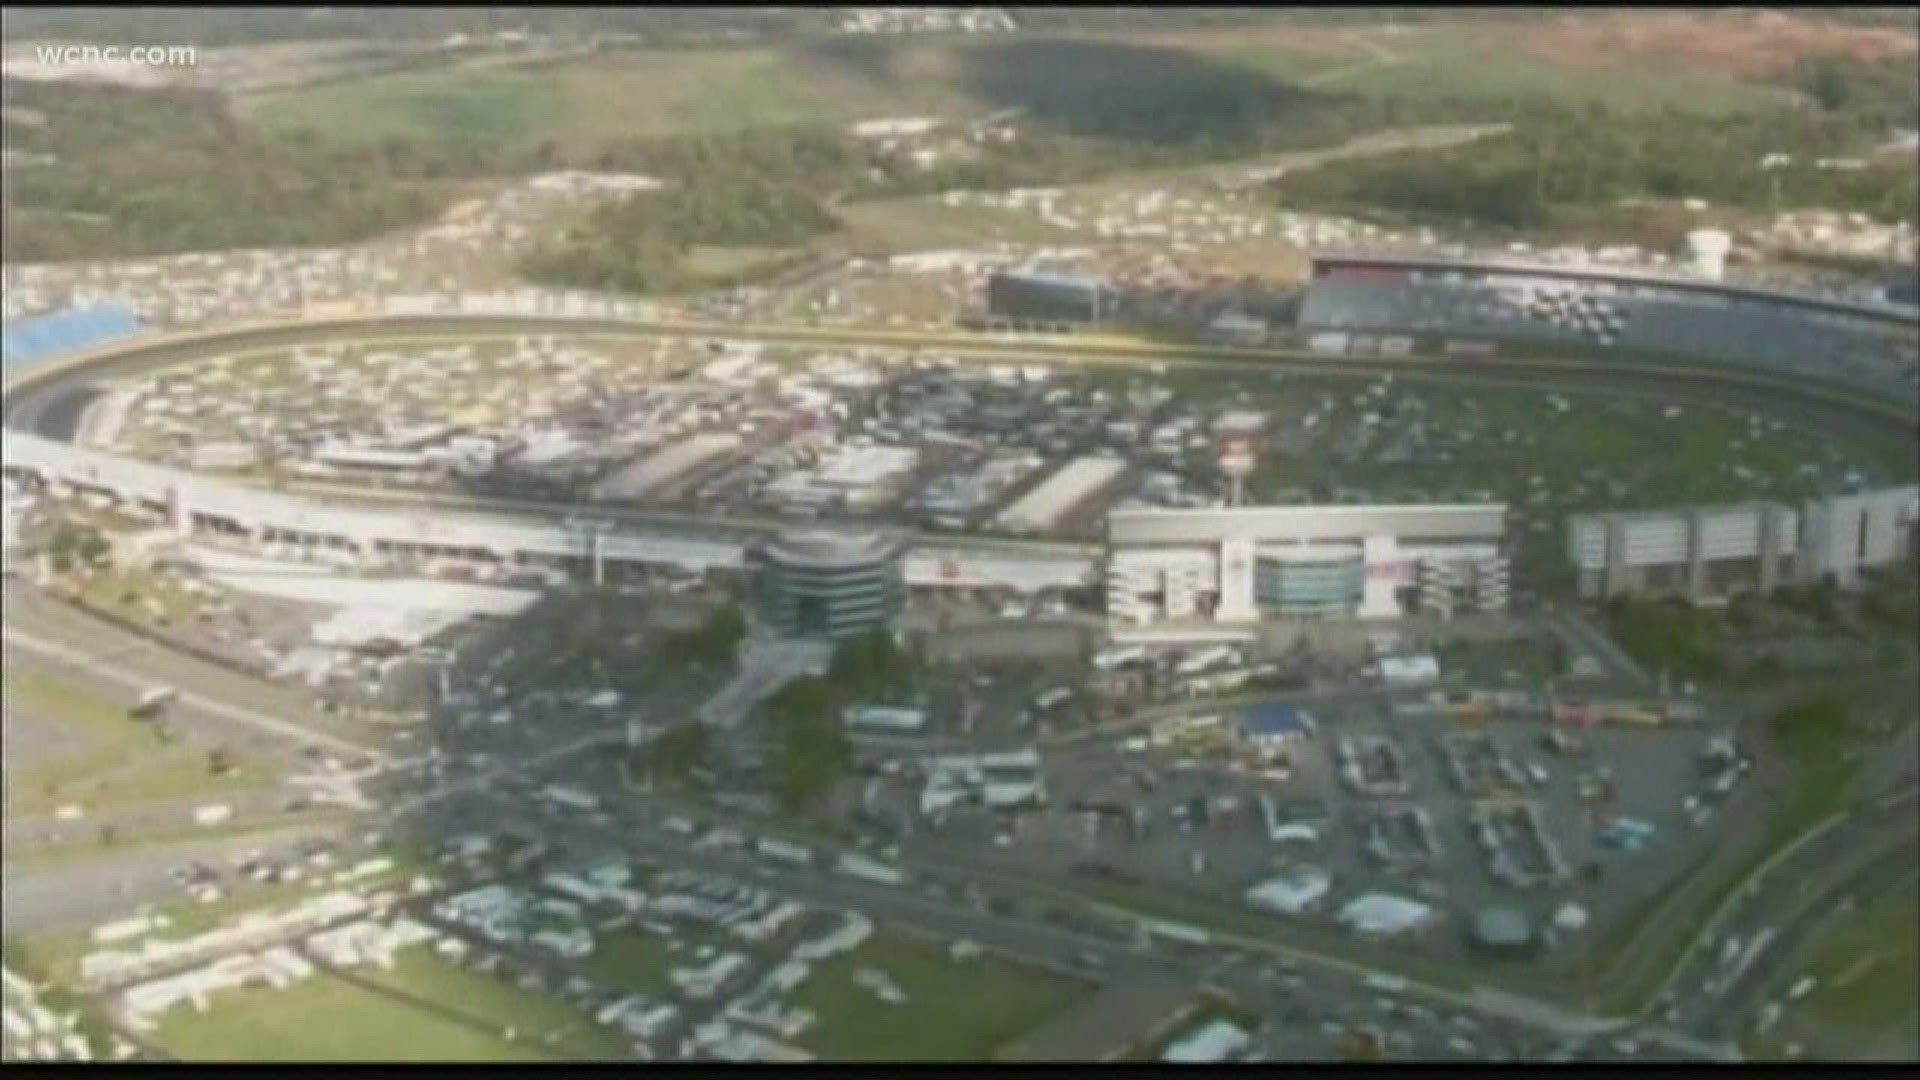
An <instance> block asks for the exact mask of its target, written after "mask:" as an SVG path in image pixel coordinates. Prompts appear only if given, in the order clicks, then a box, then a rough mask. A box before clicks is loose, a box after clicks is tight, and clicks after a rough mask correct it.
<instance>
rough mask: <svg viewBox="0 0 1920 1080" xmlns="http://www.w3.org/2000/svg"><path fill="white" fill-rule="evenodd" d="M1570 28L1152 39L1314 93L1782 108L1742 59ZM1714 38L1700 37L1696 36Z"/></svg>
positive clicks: (1507, 25)
mask: <svg viewBox="0 0 1920 1080" xmlns="http://www.w3.org/2000/svg"><path fill="white" fill-rule="evenodd" d="M1655 18H1657V16H1656V17H1655ZM1571 21H1572V20H1560V21H1559V25H1555V24H1554V23H1542V22H1538V21H1496V22H1492V23H1487V22H1480V21H1477V20H1467V19H1458V20H1450V21H1446V22H1441V23H1432V24H1427V25H1420V26H1399V27H1395V28H1392V29H1388V28H1387V27H1385V26H1375V27H1367V28H1360V29H1353V30H1339V29H1332V28H1325V27H1322V28H1317V29H1306V28H1302V27H1296V26H1273V27H1263V28H1251V29H1249V28H1236V29H1233V30H1217V29H1208V30H1194V31H1184V32H1175V33H1168V34H1161V35H1156V36H1154V37H1153V38H1152V40H1153V41H1154V42H1155V43H1157V44H1163V45H1168V46H1172V47H1176V48H1183V49H1188V50H1191V51H1194V52H1197V53H1200V54H1202V55H1206V56H1210V57H1213V58H1215V59H1219V60H1226V61H1231V62H1234V63H1239V64H1242V65H1245V66H1247V67H1250V68H1254V69H1257V70H1260V71H1263V72H1266V73H1268V74H1270V75H1273V76H1275V77H1278V78H1281V79H1285V80H1288V81H1290V82H1297V83H1299V84H1301V85H1304V86H1308V87H1312V88H1314V89H1319V90H1325V91H1334V90H1341V91H1349V92H1353V93H1358V94H1365V95H1370V96H1377V97H1418V96H1423V95H1427V94H1434V95H1442V96H1450V97H1458V98H1461V99H1464V100H1469V101H1475V100H1478V101H1491V100H1498V99H1503V98H1536V99H1542V98H1544V99H1554V100H1558V101H1562V102H1566V103H1570V104H1574V105H1583V104H1586V103H1588V102H1593V103H1597V104H1602V105H1608V106H1612V107H1617V108H1628V109H1638V108H1662V107H1664V106H1665V105H1666V104H1668V103H1672V102H1685V103H1686V107H1687V108H1689V109H1693V110H1696V111H1699V112H1707V113H1726V112H1732V111H1737V110H1742V109H1751V108H1757V107H1765V106H1767V105H1773V104H1779V103H1780V102H1781V101H1783V100H1784V95H1783V94H1782V93H1781V92H1780V91H1779V90H1778V89H1776V88H1773V87H1769V86H1765V85H1761V84H1760V83H1759V82H1757V81H1756V80H1755V79H1753V78H1751V77H1749V76H1748V75H1747V74H1746V72H1745V71H1744V70H1742V65H1740V64H1739V63H1737V62H1714V61H1716V60H1718V61H1726V60H1730V59H1731V58H1723V57H1714V58H1709V57H1704V56H1703V57H1699V58H1696V59H1694V60H1693V62H1687V61H1686V58H1685V57H1684V54H1685V53H1686V52H1687V51H1689V47H1690V43H1689V42H1688V41H1687V40H1686V35H1684V34H1674V33H1667V34H1664V35H1661V36H1660V38H1658V39H1656V37H1655V36H1654V35H1649V34H1646V33H1645V32H1644V31H1641V32H1640V33H1638V34H1636V33H1635V31H1633V30H1630V29H1628V30H1625V31H1624V32H1623V33H1620V34H1619V36H1618V37H1615V38H1611V39H1609V44H1608V45H1607V46H1604V47H1591V48H1581V47H1580V45H1579V43H1578V42H1579V40H1581V39H1583V38H1587V37H1592V36H1593V29H1594V28H1592V27H1588V26H1581V25H1568V24H1569V23H1570V22H1571ZM1722 29H1724V28H1722ZM1713 33H1714V31H1713V30H1710V29H1709V30H1703V31H1701V32H1700V33H1699V34H1698V36H1699V37H1703V38H1704V37H1709V36H1711V35H1712V34H1713Z"/></svg>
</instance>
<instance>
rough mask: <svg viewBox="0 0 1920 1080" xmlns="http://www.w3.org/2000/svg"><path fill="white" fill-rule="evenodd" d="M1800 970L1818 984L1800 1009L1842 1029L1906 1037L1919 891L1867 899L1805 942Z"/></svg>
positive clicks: (1912, 1013) (1919, 957) (1915, 971)
mask: <svg viewBox="0 0 1920 1080" xmlns="http://www.w3.org/2000/svg"><path fill="white" fill-rule="evenodd" d="M1804 960H1805V963H1806V972H1807V974H1808V975H1811V976H1813V977H1815V978H1817V979H1819V980H1820V982H1819V985H1818V986H1817V987H1816V988H1815V989H1814V990H1813V991H1812V992H1811V993H1809V994H1808V995H1807V997H1806V998H1805V1000H1804V1001H1803V1003H1802V1007H1803V1008H1804V1009H1805V1010H1806V1011H1807V1013H1808V1015H1809V1016H1811V1017H1813V1018H1814V1019H1816V1020H1819V1021H1820V1022H1821V1023H1824V1024H1827V1025H1830V1026H1832V1027H1834V1028H1836V1029H1839V1030H1842V1031H1853V1032H1858V1033H1860V1034H1862V1035H1866V1036H1879V1035H1882V1034H1884V1033H1887V1032H1891V1031H1905V1032H1907V1033H1909V1035H1910V1034H1911V1033H1912V1031H1913V1029H1914V1025H1915V1023H1916V1021H1920V887H1916V885H1915V883H1914V882H1913V881H1912V880H1909V881H1908V882H1907V884H1906V885H1905V887H1903V888H1900V889H1896V890H1894V891H1892V892H1889V893H1886V894H1884V895H1882V896H1881V897H1879V898H1878V899H1876V900H1873V901H1870V902H1869V903H1868V904H1867V905H1866V906H1864V907H1862V908H1861V909H1860V910H1859V911H1858V912H1856V913H1854V914H1852V915H1850V916H1848V917H1847V918H1845V919H1841V920H1839V921H1838V922H1836V923H1835V924H1834V928H1833V930H1832V931H1831V932H1830V933H1828V934H1826V935H1824V936H1823V937H1821V938H1819V939H1816V940H1815V941H1814V942H1811V943H1810V945H1809V948H1808V950H1807V953H1806V955H1805V957H1804Z"/></svg>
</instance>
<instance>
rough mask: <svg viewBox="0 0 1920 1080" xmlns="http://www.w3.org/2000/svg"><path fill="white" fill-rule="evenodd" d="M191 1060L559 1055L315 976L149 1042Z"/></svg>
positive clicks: (166, 1024) (168, 1026) (225, 996)
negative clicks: (509, 1040)
mask: <svg viewBox="0 0 1920 1080" xmlns="http://www.w3.org/2000/svg"><path fill="white" fill-rule="evenodd" d="M148 1037H149V1039H150V1040H151V1041H152V1042H154V1043H155V1044H156V1045H158V1046H160V1047H162V1048H163V1049H165V1050H166V1051H168V1052H169V1053H171V1054H173V1055H174V1056H176V1057H179V1058H182V1059H184V1060H188V1061H548V1060H553V1058H554V1057H555V1056H556V1055H552V1054H549V1053H547V1052H545V1051H543V1050H542V1049H540V1048H538V1047H535V1046H531V1045H528V1044H526V1043H524V1042H518V1043H510V1042H507V1041H506V1040H505V1039H503V1038H501V1037H500V1036H499V1035H498V1034H497V1033H495V1032H490V1031H487V1030H485V1029H483V1028H481V1027H477V1026H474V1025H469V1024H464V1023H460V1022H458V1021H455V1020H452V1019H449V1018H447V1017H444V1016H440V1015H437V1014H435V1013H431V1012H428V1011H426V1010H423V1009H419V1008H415V1007H414V1006H412V1005H409V1004H406V1003H405V1002H401V1001H398V1000H395V999H394V998H392V997H389V996H387V995H385V994H380V993H378V992H375V991H371V990H367V989H363V988H361V987H358V986H354V985H353V984H351V983H348V982H345V981H342V980H340V979H336V978H333V977H331V976H328V975H324V974H321V973H318V972H316V973H315V974H313V975H312V976H310V977H309V978H307V979H306V980H304V981H302V982H299V983H296V984H294V985H292V986H290V987H287V988H286V989H284V990H272V989H244V990H227V991H221V992H219V993H217V994H215V995H214V996H213V997H212V998H211V999H210V1002H209V1008H208V1010H207V1011H206V1012H204V1013H198V1012H195V1011H194V1010H193V1008H192V1006H190V1005H186V1006H181V1007H178V1008H176V1009H174V1010H172V1011H171V1012H168V1013H166V1014H165V1015H164V1016H163V1017H162V1018H161V1020H160V1022H159V1024H158V1026H157V1027H156V1029H155V1030H154V1032H153V1033H152V1034H151V1035H150V1036H148Z"/></svg>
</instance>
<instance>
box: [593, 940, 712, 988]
mask: <svg viewBox="0 0 1920 1080" xmlns="http://www.w3.org/2000/svg"><path fill="white" fill-rule="evenodd" d="M690 958H691V957H690V956H688V957H687V959H690ZM684 962H685V960H684V959H683V958H682V954H679V953H675V952H674V951H673V949H672V948H671V947H669V945H668V942H667V939H666V938H663V937H660V936H659V935H657V934H650V933H648V932H646V931H645V930H621V931H618V932H615V933H611V934H598V935H596V936H595V939H594V947H593V955H592V956H590V957H588V958H587V959H586V960H585V961H584V962H582V963H581V965H580V973H581V974H582V975H585V976H586V977H587V978H589V979H591V980H593V981H594V982H595V983H597V984H599V985H601V986H604V987H607V988H608V989H614V990H630V991H633V992H634V993H637V994H645V995H647V996H649V997H657V996H660V995H664V994H668V993H671V992H672V990H673V982H672V980H671V979H669V978H668V977H667V972H668V971H669V970H671V969H672V968H673V967H674V965H675V964H678V963H684Z"/></svg>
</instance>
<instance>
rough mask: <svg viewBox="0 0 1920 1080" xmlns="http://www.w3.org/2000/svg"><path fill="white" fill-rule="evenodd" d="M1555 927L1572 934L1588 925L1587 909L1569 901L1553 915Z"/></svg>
mask: <svg viewBox="0 0 1920 1080" xmlns="http://www.w3.org/2000/svg"><path fill="white" fill-rule="evenodd" d="M1553 925H1554V926H1556V927H1558V928H1560V929H1561V930H1565V931H1568V932H1572V931H1575V930H1578V929H1580V928H1581V927H1583V926H1585V925H1587V909H1586V908H1583V907H1581V906H1580V905H1579V904H1576V903H1574V902H1573V901H1571V900H1569V901H1567V902H1566V903H1565V904H1562V905H1561V906H1560V910H1558V911H1556V912H1554V913H1553Z"/></svg>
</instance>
